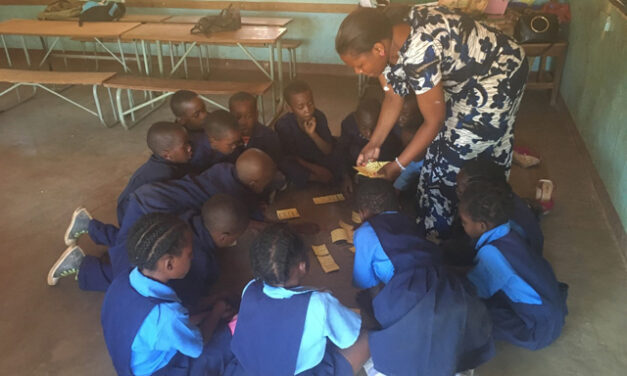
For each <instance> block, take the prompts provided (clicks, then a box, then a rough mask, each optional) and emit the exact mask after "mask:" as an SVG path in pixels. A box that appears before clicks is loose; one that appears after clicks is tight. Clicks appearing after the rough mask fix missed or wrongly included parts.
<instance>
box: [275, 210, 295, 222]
mask: <svg viewBox="0 0 627 376" xmlns="http://www.w3.org/2000/svg"><path fill="white" fill-rule="evenodd" d="M276 216H277V218H278V219H279V220H284V219H292V218H299V217H300V214H299V213H298V210H296V208H289V209H282V210H277V211H276Z"/></svg>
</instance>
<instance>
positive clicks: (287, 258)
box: [250, 224, 307, 286]
mask: <svg viewBox="0 0 627 376" xmlns="http://www.w3.org/2000/svg"><path fill="white" fill-rule="evenodd" d="M303 261H304V262H307V251H306V250H305V247H304V246H303V241H302V240H301V239H300V238H299V237H298V236H297V235H296V234H294V233H293V232H292V231H291V230H290V229H289V228H288V227H287V225H285V224H275V225H272V226H269V227H267V228H266V229H265V230H264V231H263V232H262V233H261V234H259V236H258V237H257V239H255V241H254V242H253V244H252V246H251V247H250V263H251V266H252V269H253V274H254V275H255V278H257V279H259V280H262V281H263V282H265V283H267V284H269V285H273V286H277V285H282V284H284V283H285V282H287V280H288V279H289V276H290V271H291V270H292V268H293V267H295V266H297V265H298V264H299V263H301V262H303Z"/></svg>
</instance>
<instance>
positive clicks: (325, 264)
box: [318, 255, 340, 273]
mask: <svg viewBox="0 0 627 376" xmlns="http://www.w3.org/2000/svg"><path fill="white" fill-rule="evenodd" d="M318 261H319V262H320V266H321V267H322V270H323V271H324V272H325V273H330V272H334V271H336V270H340V267H339V265H338V264H336V263H335V260H334V259H333V256H331V255H326V256H318Z"/></svg>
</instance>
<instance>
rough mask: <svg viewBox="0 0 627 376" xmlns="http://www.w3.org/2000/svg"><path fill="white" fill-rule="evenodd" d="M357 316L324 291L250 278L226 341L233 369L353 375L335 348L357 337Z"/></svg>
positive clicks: (259, 374)
mask: <svg viewBox="0 0 627 376" xmlns="http://www.w3.org/2000/svg"><path fill="white" fill-rule="evenodd" d="M360 326H361V320H360V318H359V316H358V315H357V314H355V313H354V312H352V311H351V310H349V309H348V308H346V307H344V306H342V305H341V304H340V303H339V302H338V301H337V299H335V298H334V297H333V296H332V295H331V294H329V293H326V292H319V291H315V290H310V289H306V288H303V287H298V288H293V289H285V288H282V287H273V286H269V285H266V284H264V283H263V282H261V281H256V280H253V281H251V282H249V283H248V285H247V286H246V288H245V289H244V293H243V296H242V302H241V305H240V311H239V314H238V318H237V325H236V327H235V334H234V335H233V341H232V343H231V350H232V351H233V354H234V355H235V358H236V359H235V363H236V366H235V368H236V370H235V371H232V372H227V374H230V375H231V374H232V375H254V376H266V375H275V376H284V375H285V376H287V375H290V376H292V375H296V374H298V375H352V374H353V371H352V368H351V366H350V364H349V363H348V361H347V360H346V358H344V356H342V355H341V354H340V353H339V352H338V347H339V348H347V347H349V346H351V345H353V344H354V343H355V341H356V340H357V337H359V330H360Z"/></svg>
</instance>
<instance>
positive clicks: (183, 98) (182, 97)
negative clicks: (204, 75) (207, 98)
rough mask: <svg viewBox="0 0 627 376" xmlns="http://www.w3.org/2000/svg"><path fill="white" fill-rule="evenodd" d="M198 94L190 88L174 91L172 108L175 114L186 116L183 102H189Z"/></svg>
mask: <svg viewBox="0 0 627 376" xmlns="http://www.w3.org/2000/svg"><path fill="white" fill-rule="evenodd" d="M197 96H198V94H196V93H194V92H193V91H189V90H179V91H177V92H176V93H174V94H173V95H172V98H170V109H171V110H172V113H173V114H174V116H176V117H182V116H185V111H183V103H186V102H189V101H191V100H192V99H194V98H196V97H197Z"/></svg>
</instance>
